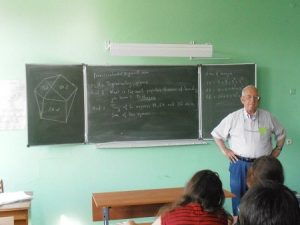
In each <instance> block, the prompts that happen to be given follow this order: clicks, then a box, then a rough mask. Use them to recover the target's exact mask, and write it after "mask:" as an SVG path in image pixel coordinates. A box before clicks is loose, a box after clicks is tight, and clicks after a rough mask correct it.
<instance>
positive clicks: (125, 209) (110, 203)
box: [92, 187, 234, 225]
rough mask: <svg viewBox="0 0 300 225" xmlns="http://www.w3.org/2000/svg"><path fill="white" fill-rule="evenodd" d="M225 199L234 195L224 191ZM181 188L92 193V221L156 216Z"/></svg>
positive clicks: (172, 200)
mask: <svg viewBox="0 0 300 225" xmlns="http://www.w3.org/2000/svg"><path fill="white" fill-rule="evenodd" d="M224 193H225V197H226V198H233V197H234V194H232V193H231V192H229V191H226V190H224ZM182 194H183V188H182V187H180V188H164V189H150V190H137V191H120V192H105V193H93V195H92V208H93V221H99V220H103V222H104V224H105V225H108V221H109V220H110V219H128V218H138V217H152V216H156V214H157V212H158V210H159V209H160V207H162V206H163V205H165V204H168V203H172V202H174V201H176V200H177V199H178V198H179V197H180V196H181V195H182Z"/></svg>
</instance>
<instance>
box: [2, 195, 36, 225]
mask: <svg viewBox="0 0 300 225" xmlns="http://www.w3.org/2000/svg"><path fill="white" fill-rule="evenodd" d="M30 202H31V200H28V201H22V202H15V203H11V204H6V205H1V206H0V217H5V216H13V217H14V225H28V214H29V209H30Z"/></svg>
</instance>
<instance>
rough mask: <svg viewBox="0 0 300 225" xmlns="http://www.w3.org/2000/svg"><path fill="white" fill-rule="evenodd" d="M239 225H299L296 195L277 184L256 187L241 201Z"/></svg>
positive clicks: (267, 183)
mask: <svg viewBox="0 0 300 225" xmlns="http://www.w3.org/2000/svg"><path fill="white" fill-rule="evenodd" d="M239 210H240V213H239V219H238V224H239V225H299V224H300V208H299V204H298V201H297V198H296V196H295V194H294V193H293V192H292V191H291V190H290V189H289V188H288V187H286V186H284V185H283V184H280V183H276V182H266V183H264V184H258V185H254V186H253V187H252V188H250V189H249V190H248V191H247V192H246V194H245V195H244V196H243V198H242V200H241V204H240V206H239Z"/></svg>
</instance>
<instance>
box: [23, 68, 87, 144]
mask: <svg viewBox="0 0 300 225" xmlns="http://www.w3.org/2000/svg"><path fill="white" fill-rule="evenodd" d="M26 83H27V117H28V145H29V146H30V145H45V144H62V143H83V142H84V107H83V106H84V91H83V67H82V65H60V66H57V65H34V64H27V65H26Z"/></svg>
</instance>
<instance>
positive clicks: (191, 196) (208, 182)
mask: <svg viewBox="0 0 300 225" xmlns="http://www.w3.org/2000/svg"><path fill="white" fill-rule="evenodd" d="M224 199H225V197H224V191H223V187H222V182H221V180H220V178H219V176H218V174H217V173H215V172H213V171H211V170H201V171H199V172H197V173H195V174H194V175H193V177H192V178H191V179H190V180H189V182H188V183H187V184H186V186H185V189H184V196H183V202H182V205H184V204H187V203H190V202H197V203H199V204H200V205H202V207H203V208H204V210H205V211H207V212H214V211H218V210H220V209H222V207H223V204H224Z"/></svg>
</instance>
